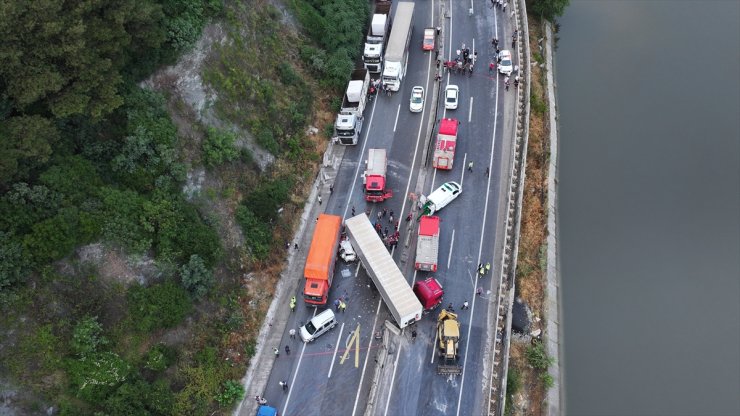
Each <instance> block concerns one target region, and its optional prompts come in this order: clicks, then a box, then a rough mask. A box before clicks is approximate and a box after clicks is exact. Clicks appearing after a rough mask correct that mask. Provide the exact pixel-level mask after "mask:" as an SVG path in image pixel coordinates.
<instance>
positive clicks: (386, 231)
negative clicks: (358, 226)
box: [383, 227, 388, 236]
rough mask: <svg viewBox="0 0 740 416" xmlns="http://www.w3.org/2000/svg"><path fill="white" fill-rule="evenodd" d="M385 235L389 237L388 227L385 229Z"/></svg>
mask: <svg viewBox="0 0 740 416" xmlns="http://www.w3.org/2000/svg"><path fill="white" fill-rule="evenodd" d="M383 235H386V236H387V235H388V227H385V228H384V229H383Z"/></svg>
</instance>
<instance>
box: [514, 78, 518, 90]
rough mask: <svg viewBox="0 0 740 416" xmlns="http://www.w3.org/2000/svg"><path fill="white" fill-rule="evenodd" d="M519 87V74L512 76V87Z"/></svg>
mask: <svg viewBox="0 0 740 416" xmlns="http://www.w3.org/2000/svg"><path fill="white" fill-rule="evenodd" d="M518 87H519V75H517V76H515V77H514V88H518Z"/></svg>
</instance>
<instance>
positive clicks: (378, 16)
mask: <svg viewBox="0 0 740 416" xmlns="http://www.w3.org/2000/svg"><path fill="white" fill-rule="evenodd" d="M391 24H392V22H391V2H390V1H384V0H378V1H377V2H376V3H375V12H374V13H373V19H372V21H371V22H370V28H368V30H367V37H366V38H365V53H364V54H363V55H362V61H363V62H364V64H365V69H367V70H368V71H370V72H372V73H378V72H380V71H382V70H383V52H384V50H385V43H386V40H387V39H388V32H390V30H391Z"/></svg>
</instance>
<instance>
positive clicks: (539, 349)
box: [525, 341, 555, 370]
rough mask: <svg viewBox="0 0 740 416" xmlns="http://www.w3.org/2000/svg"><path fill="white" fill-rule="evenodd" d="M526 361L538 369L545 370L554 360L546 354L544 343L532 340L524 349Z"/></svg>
mask: <svg viewBox="0 0 740 416" xmlns="http://www.w3.org/2000/svg"><path fill="white" fill-rule="evenodd" d="M525 354H526V356H527V361H528V362H529V364H530V365H531V366H532V367H534V368H536V369H538V370H547V368H548V367H549V366H550V365H552V363H553V362H554V361H555V360H554V359H553V358H552V357H548V356H547V352H546V351H545V345H544V344H543V343H542V342H541V341H534V342H533V343H532V345H531V346H530V347H528V348H527V351H526V353H525Z"/></svg>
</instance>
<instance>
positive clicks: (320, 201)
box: [319, 195, 321, 205]
mask: <svg viewBox="0 0 740 416" xmlns="http://www.w3.org/2000/svg"><path fill="white" fill-rule="evenodd" d="M319 205H321V195H319Z"/></svg>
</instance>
